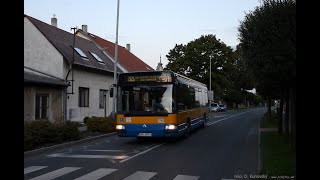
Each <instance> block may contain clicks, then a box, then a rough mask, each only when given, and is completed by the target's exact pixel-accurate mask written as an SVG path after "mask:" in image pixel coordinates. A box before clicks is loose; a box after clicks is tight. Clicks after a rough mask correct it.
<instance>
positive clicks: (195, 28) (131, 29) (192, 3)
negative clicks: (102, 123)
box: [24, 0, 260, 69]
mask: <svg viewBox="0 0 320 180" xmlns="http://www.w3.org/2000/svg"><path fill="white" fill-rule="evenodd" d="M259 4H260V3H259V0H157V1H156V0H120V11H119V14H120V17H119V45H121V46H124V47H125V46H126V44H131V52H132V53H133V54H135V55H136V56H137V57H139V58H140V59H142V60H143V61H144V62H145V63H147V64H148V65H150V66H151V67H153V68H154V69H156V67H157V64H158V62H159V58H160V54H161V57H162V58H161V59H162V63H163V65H164V67H165V65H166V64H167V63H168V61H167V58H166V57H165V56H166V55H167V54H168V52H169V50H170V49H172V48H174V46H175V44H187V43H188V42H190V41H192V40H194V39H197V38H199V37H200V36H201V35H206V34H214V35H216V37H217V38H218V39H220V40H221V41H222V42H224V43H225V44H227V45H228V46H231V47H235V46H236V45H237V44H238V43H239V40H238V30H237V28H238V27H239V24H240V21H242V20H243V19H244V17H245V13H248V12H250V11H252V10H254V8H255V7H256V6H258V5H259ZM24 13H25V14H27V15H29V16H31V17H34V18H36V19H38V20H41V21H43V22H46V23H48V24H50V23H51V18H52V17H53V14H55V15H56V18H57V19H58V28H61V29H63V30H65V31H68V32H70V33H71V32H72V31H71V30H70V28H71V27H75V26H77V27H78V28H81V26H82V25H83V24H86V25H88V31H89V32H90V33H93V34H96V35H98V36H100V37H102V38H105V39H107V40H109V41H112V42H115V37H116V15H117V14H116V13H117V0H93V1H87V0H77V1H74V0H25V1H24Z"/></svg>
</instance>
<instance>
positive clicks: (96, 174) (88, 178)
mask: <svg viewBox="0 0 320 180" xmlns="http://www.w3.org/2000/svg"><path fill="white" fill-rule="evenodd" d="M116 170H118V169H111V168H100V169H97V170H95V171H92V172H90V173H88V174H85V175H83V176H81V177H78V178H77V179H74V180H97V179H100V178H102V177H104V176H106V175H108V174H110V173H112V172H114V171H116Z"/></svg>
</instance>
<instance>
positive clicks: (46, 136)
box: [24, 120, 59, 150]
mask: <svg viewBox="0 0 320 180" xmlns="http://www.w3.org/2000/svg"><path fill="white" fill-rule="evenodd" d="M24 128H25V129H24V140H25V142H24V144H25V150H26V149H27V150H29V149H32V148H35V147H39V146H41V145H43V144H45V143H55V142H57V141H59V137H58V132H57V130H56V128H55V126H54V125H53V124H52V123H51V122H49V121H46V120H37V121H32V122H27V123H25V126H24Z"/></svg>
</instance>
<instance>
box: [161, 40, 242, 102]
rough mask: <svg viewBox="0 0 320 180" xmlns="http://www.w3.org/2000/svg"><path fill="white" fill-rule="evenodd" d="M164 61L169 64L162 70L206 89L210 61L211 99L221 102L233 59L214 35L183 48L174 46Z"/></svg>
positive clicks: (182, 46)
mask: <svg viewBox="0 0 320 180" xmlns="http://www.w3.org/2000/svg"><path fill="white" fill-rule="evenodd" d="M166 57H167V58H168V61H169V63H168V64H167V66H166V67H165V68H164V69H167V70H172V71H174V72H177V73H180V74H183V75H185V76H187V77H190V78H192V79H195V80H197V81H200V82H202V83H204V84H207V85H208V86H209V80H210V77H209V74H210V73H209V69H210V67H209V64H210V59H211V64H212V65H211V76H212V77H211V80H212V83H211V86H212V87H211V88H212V90H214V94H215V97H217V98H222V96H223V94H224V93H225V90H226V89H228V88H230V87H231V82H230V79H229V78H228V74H229V72H230V71H231V69H232V63H233V62H234V61H235V57H236V56H235V54H234V52H233V51H232V49H231V47H229V46H227V45H226V44H224V43H223V42H221V41H220V40H219V39H217V38H216V36H215V35H212V34H209V35H202V36H201V37H200V38H198V39H195V40H193V41H190V42H189V43H188V44H187V45H183V44H180V45H176V46H175V47H174V48H173V49H171V50H170V51H169V53H168V55H167V56H166ZM208 89H209V88H208Z"/></svg>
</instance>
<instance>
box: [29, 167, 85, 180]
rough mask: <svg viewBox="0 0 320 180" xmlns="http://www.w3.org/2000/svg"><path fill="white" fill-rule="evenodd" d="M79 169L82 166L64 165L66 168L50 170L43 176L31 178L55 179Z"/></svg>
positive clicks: (33, 179)
mask: <svg viewBox="0 0 320 180" xmlns="http://www.w3.org/2000/svg"><path fill="white" fill-rule="evenodd" d="M78 169H81V167H64V168H61V169H58V170H55V171H52V172H49V173H47V174H43V175H41V176H38V177H35V178H32V179H30V180H51V179H55V178H57V177H60V176H63V175H65V174H68V173H71V172H73V171H75V170H78Z"/></svg>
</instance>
